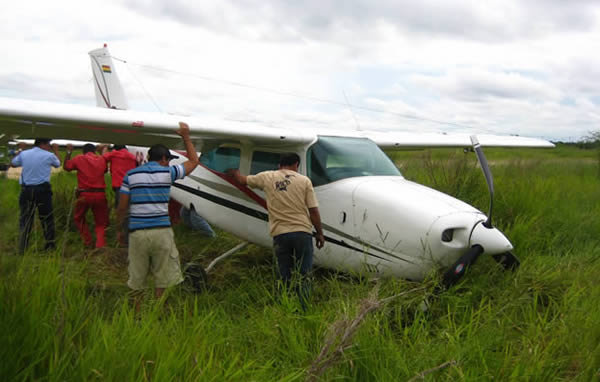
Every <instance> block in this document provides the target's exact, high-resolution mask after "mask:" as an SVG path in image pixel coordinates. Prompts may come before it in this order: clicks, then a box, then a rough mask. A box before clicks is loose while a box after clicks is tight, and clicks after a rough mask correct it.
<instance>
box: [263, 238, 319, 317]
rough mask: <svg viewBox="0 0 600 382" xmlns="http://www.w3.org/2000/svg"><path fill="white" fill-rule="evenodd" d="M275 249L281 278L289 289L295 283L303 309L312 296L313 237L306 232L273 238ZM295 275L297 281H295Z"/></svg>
mask: <svg viewBox="0 0 600 382" xmlns="http://www.w3.org/2000/svg"><path fill="white" fill-rule="evenodd" d="M273 248H274V250H275V256H276V257H277V265H278V269H279V277H280V278H281V281H283V284H284V285H285V286H286V287H287V288H289V287H290V286H291V285H290V284H291V283H292V281H295V282H294V284H296V285H294V287H295V288H294V289H296V293H298V297H299V298H300V303H301V304H302V308H303V309H306V301H307V299H308V297H309V296H310V291H311V282H310V271H311V269H312V263H313V242H312V235H311V234H309V233H306V232H290V233H284V234H281V235H277V236H275V237H273ZM294 275H298V276H297V280H294V279H295V278H294Z"/></svg>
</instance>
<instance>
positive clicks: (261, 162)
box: [250, 151, 281, 175]
mask: <svg viewBox="0 0 600 382" xmlns="http://www.w3.org/2000/svg"><path fill="white" fill-rule="evenodd" d="M280 157H281V154H280V153H272V152H266V151H255V152H253V153H252V163H251V164H250V175H256V174H258V173H259V172H263V171H269V170H277V169H278V168H279V158H280Z"/></svg>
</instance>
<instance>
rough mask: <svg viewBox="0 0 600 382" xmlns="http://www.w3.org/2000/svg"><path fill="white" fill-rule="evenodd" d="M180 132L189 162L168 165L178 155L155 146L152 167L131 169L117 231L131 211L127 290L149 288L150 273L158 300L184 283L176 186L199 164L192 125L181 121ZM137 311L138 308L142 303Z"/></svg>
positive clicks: (124, 186)
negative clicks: (172, 214) (173, 216)
mask: <svg viewBox="0 0 600 382" xmlns="http://www.w3.org/2000/svg"><path fill="white" fill-rule="evenodd" d="M176 133H177V134H178V135H179V136H181V138H182V139H183V143H184V145H185V151H186V153H187V157H188V160H187V161H186V162H184V163H182V164H177V165H174V166H169V161H170V160H171V159H175V158H177V156H175V155H171V153H170V151H169V149H168V148H167V147H166V146H164V145H162V144H157V145H154V146H152V147H151V148H150V150H149V151H148V163H146V164H144V165H142V166H140V167H137V168H134V169H132V170H129V171H128V172H127V175H126V176H125V178H124V179H123V184H122V185H121V190H120V200H119V207H118V208H117V224H118V228H117V229H120V228H119V227H121V225H122V224H123V222H124V221H125V217H126V215H127V212H129V227H128V228H129V267H128V271H129V280H128V281H127V285H128V286H129V288H131V289H133V290H141V289H144V288H145V287H146V277H147V276H148V273H149V272H150V271H151V272H152V274H153V275H154V286H155V292H156V297H157V298H158V297H160V296H162V294H163V292H164V290H165V288H168V287H171V286H174V285H177V284H179V283H180V282H182V281H183V276H182V274H181V266H180V263H179V252H178V251H177V247H176V246H175V240H174V237H173V230H172V229H171V221H170V220H169V212H168V203H169V192H170V190H171V184H172V183H173V182H175V181H176V180H177V179H183V178H184V177H185V176H186V175H188V174H189V173H190V172H192V171H193V170H194V169H195V168H196V166H197V165H198V154H197V153H196V149H195V148H194V145H193V144H192V141H191V140H190V128H189V126H188V125H187V124H186V123H183V122H179V129H178V130H176ZM136 308H137V309H139V300H138V301H137V302H136Z"/></svg>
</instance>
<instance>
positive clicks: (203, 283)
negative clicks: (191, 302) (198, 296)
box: [183, 263, 208, 293]
mask: <svg viewBox="0 0 600 382" xmlns="http://www.w3.org/2000/svg"><path fill="white" fill-rule="evenodd" d="M207 286H208V275H207V274H206V271H205V270H204V267H202V265H200V264H196V263H187V264H186V265H185V266H184V268H183V287H184V288H185V289H187V290H189V291H190V292H194V293H200V292H202V291H204V290H205V289H206V287H207Z"/></svg>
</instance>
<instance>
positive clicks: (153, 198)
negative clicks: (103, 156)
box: [120, 162, 185, 231]
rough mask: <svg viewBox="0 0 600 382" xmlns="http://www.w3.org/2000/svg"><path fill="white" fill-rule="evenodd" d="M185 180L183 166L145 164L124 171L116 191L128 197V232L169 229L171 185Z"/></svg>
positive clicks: (155, 163)
mask: <svg viewBox="0 0 600 382" xmlns="http://www.w3.org/2000/svg"><path fill="white" fill-rule="evenodd" d="M184 177H185V169H184V168H183V165H180V164H178V165H175V166H170V167H165V166H161V165H160V164H158V163H157V162H148V163H146V164H145V165H143V166H140V167H137V168H134V169H131V170H129V171H127V175H125V178H123V184H122V185H121V190H120V192H121V193H123V194H127V195H129V230H130V231H135V230H138V229H148V228H161V227H170V226H171V221H170V220H169V206H168V204H169V192H170V191H171V184H172V183H173V182H174V181H175V180H177V179H183V178H184Z"/></svg>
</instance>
